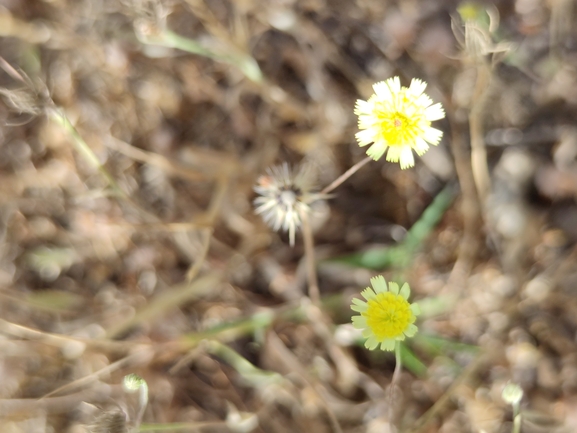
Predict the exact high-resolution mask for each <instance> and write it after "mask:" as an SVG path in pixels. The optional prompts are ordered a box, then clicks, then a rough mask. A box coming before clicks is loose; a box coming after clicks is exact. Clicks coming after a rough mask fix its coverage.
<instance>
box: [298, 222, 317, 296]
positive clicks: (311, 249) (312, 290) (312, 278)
mask: <svg viewBox="0 0 577 433" xmlns="http://www.w3.org/2000/svg"><path fill="white" fill-rule="evenodd" d="M300 214H301V220H302V226H303V240H304V244H305V262H306V266H307V279H308V283H309V284H308V285H309V298H311V301H312V303H313V304H315V305H317V306H318V305H319V303H320V294H319V283H318V279H317V268H316V263H315V245H314V239H313V231H312V229H311V225H310V222H309V219H308V215H307V213H306V212H301V213H300Z"/></svg>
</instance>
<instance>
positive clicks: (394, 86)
mask: <svg viewBox="0 0 577 433" xmlns="http://www.w3.org/2000/svg"><path fill="white" fill-rule="evenodd" d="M385 83H387V85H388V86H389V89H391V93H393V94H396V93H399V92H400V91H401V80H400V79H399V77H392V78H389V79H388V80H387V81H385Z"/></svg>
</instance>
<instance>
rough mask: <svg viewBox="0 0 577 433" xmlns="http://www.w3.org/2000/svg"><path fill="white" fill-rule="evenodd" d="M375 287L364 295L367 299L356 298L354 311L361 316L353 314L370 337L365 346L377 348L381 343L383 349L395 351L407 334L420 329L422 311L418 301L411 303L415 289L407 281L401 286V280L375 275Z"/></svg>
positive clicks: (353, 305) (358, 326)
mask: <svg viewBox="0 0 577 433" xmlns="http://www.w3.org/2000/svg"><path fill="white" fill-rule="evenodd" d="M371 285H372V286H373V289H371V288H370V287H367V288H366V289H365V290H363V291H362V292H361V295H362V296H363V297H364V298H365V299H366V300H367V302H364V301H362V300H360V299H357V298H354V299H353V303H352V305H351V309H352V310H353V311H357V312H358V313H360V316H353V326H354V327H355V328H357V329H362V330H363V337H365V338H366V339H367V341H366V342H365V347H366V348H367V349H369V350H374V349H376V347H377V346H378V345H379V344H380V345H381V350H394V349H395V342H396V341H402V340H404V339H405V337H412V336H414V335H415V333H416V332H417V330H418V328H417V327H416V326H415V325H414V323H415V320H416V319H417V317H416V316H418V315H419V314H420V312H421V311H420V309H419V306H418V305H417V304H409V301H408V299H409V295H410V294H411V289H410V287H409V285H408V284H407V283H405V284H403V287H401V288H400V289H399V285H398V284H397V283H389V286H388V288H387V282H386V281H385V279H384V278H383V276H381V275H379V276H378V277H374V278H371Z"/></svg>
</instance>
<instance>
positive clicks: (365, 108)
mask: <svg viewBox="0 0 577 433" xmlns="http://www.w3.org/2000/svg"><path fill="white" fill-rule="evenodd" d="M372 107H373V104H371V103H370V102H368V101H363V100H362V99H357V102H356V104H355V111H354V113H355V114H356V115H357V116H358V115H359V114H370V113H371V112H372Z"/></svg>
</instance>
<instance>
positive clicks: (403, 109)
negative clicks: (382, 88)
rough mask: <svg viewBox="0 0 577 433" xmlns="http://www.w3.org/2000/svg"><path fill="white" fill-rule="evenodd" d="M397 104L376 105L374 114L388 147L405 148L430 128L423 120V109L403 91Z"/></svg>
mask: <svg viewBox="0 0 577 433" xmlns="http://www.w3.org/2000/svg"><path fill="white" fill-rule="evenodd" d="M402 92H403V94H402V95H400V97H399V98H398V100H397V103H396V104H395V103H393V104H391V103H390V102H387V103H377V104H376V106H375V111H374V114H375V116H376V118H377V119H378V121H377V122H378V124H379V132H380V134H381V137H382V139H384V141H385V142H386V143H387V145H389V146H406V145H407V144H411V143H414V142H415V138H416V137H419V136H422V135H423V133H424V130H425V129H426V128H428V127H430V126H431V122H429V121H427V120H426V118H425V110H424V108H422V107H420V106H418V105H417V104H415V103H414V101H412V100H411V99H410V98H409V97H407V95H406V94H405V91H402Z"/></svg>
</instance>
